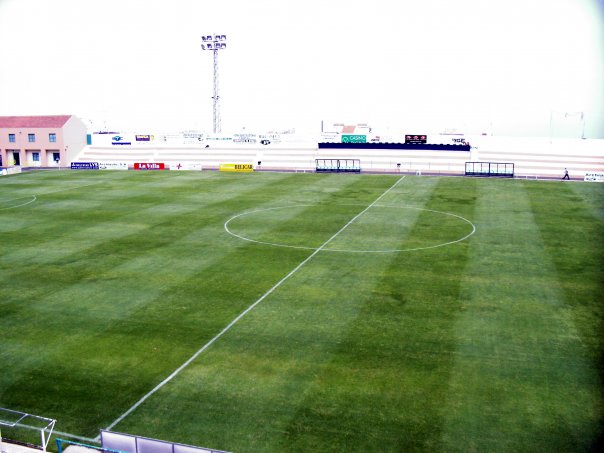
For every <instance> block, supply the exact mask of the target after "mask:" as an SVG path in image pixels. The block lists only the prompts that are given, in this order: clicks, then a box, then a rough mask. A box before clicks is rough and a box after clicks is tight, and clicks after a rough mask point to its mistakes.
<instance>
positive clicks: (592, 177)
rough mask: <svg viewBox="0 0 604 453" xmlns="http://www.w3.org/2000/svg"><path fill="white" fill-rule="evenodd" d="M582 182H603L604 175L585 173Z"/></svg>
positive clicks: (592, 172) (600, 173) (591, 172)
mask: <svg viewBox="0 0 604 453" xmlns="http://www.w3.org/2000/svg"><path fill="white" fill-rule="evenodd" d="M584 181H589V182H604V173H602V172H594V171H590V172H587V173H585V178H584Z"/></svg>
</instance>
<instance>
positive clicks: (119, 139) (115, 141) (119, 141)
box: [111, 135, 132, 145]
mask: <svg viewBox="0 0 604 453" xmlns="http://www.w3.org/2000/svg"><path fill="white" fill-rule="evenodd" d="M111 144H112V145H131V144H132V143H131V142H128V141H126V139H124V137H123V136H121V135H114V136H113V137H111Z"/></svg>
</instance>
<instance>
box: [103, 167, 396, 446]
mask: <svg viewBox="0 0 604 453" xmlns="http://www.w3.org/2000/svg"><path fill="white" fill-rule="evenodd" d="M403 179H405V176H403V177H401V178H400V179H398V180H397V181H396V182H395V183H394V184H393V185H392V186H391V187H390V188H389V189H388V190H386V191H385V192H384V193H383V194H381V195H380V196H379V197H378V198H376V199H375V200H374V201H373V203H371V204H370V205H369V206H367V207H366V208H365V209H363V210H362V211H361V212H359V213H358V214H357V215H356V216H354V217H353V218H352V219H351V220H350V221H349V222H348V223H347V224H346V225H344V226H343V227H342V228H340V229H339V230H338V231H337V232H336V233H335V234H334V235H333V236H332V237H330V238H329V239H327V241H325V242H324V243H323V245H321V246H320V247H319V248H317V249H316V250H315V251H314V252H313V253H311V254H310V255H309V256H308V257H307V258H306V259H305V260H304V261H302V262H301V263H300V264H298V265H297V266H296V267H295V268H294V269H293V270H292V271H290V272H289V274H287V275H286V276H285V277H283V278H282V279H281V280H279V281H278V282H277V283H276V284H275V285H274V286H273V287H272V288H271V289H269V290H268V291H267V292H265V293H264V294H263V295H262V296H261V297H260V298H259V299H258V300H257V301H256V302H254V303H253V304H252V305H250V306H249V307H247V308H246V309H245V310H244V311H243V312H242V313H240V314H239V316H237V317H236V318H235V319H233V320H232V321H231V322H230V323H229V325H227V326H226V327H225V328H224V329H222V330H221V331H220V333H219V334H218V335H216V336H215V337H214V338H212V339H211V340H210V341H208V342H207V343H206V344H205V345H203V346H202V347H201V349H199V350H198V351H197V352H196V353H195V354H193V355H192V356H191V357H190V358H189V360H187V361H186V362H185V363H183V364H182V365H181V366H179V367H178V368H177V369H176V370H174V371H173V372H172V374H170V376H168V377H167V378H165V379H164V380H163V381H161V382H160V383H159V384H157V385H156V386H155V387H154V388H153V389H152V390H151V391H150V392H149V393H147V394H146V395H145V396H143V397H142V398H141V399H140V400H138V401H137V402H136V403H135V404H134V405H133V406H132V407H130V409H128V410H127V411H126V412H124V413H123V414H122V415H120V416H119V417H118V418H117V419H115V421H113V423H111V424H110V425H109V426H108V427H107V428H106V430H107V431H110V430H111V429H112V428H113V427H114V426H115V425H117V424H118V423H119V422H121V421H122V420H124V419H125V418H126V417H127V416H128V415H130V414H131V413H132V412H134V411H135V410H136V409H137V408H138V407H139V406H140V405H141V404H143V403H144V402H145V401H146V400H147V399H148V398H149V397H150V396H152V395H153V394H154V393H156V392H157V391H158V390H159V389H161V388H162V387H163V386H164V385H166V384H167V383H168V382H170V381H171V380H172V379H174V378H175V377H176V376H177V375H178V374H179V373H180V372H181V371H182V370H184V369H185V368H186V367H187V366H188V365H190V364H191V362H193V360H195V359H196V358H197V357H199V355H200V354H202V353H203V352H204V351H205V350H206V349H208V348H209V347H210V346H211V345H212V344H214V342H216V340H218V339H219V338H220V337H222V336H223V335H224V334H225V333H227V332H228V331H229V330H230V329H231V327H233V326H234V325H235V324H236V323H237V322H238V321H239V320H240V319H241V318H243V317H244V316H245V315H247V314H248V313H249V312H250V311H252V310H253V309H254V308H255V307H256V306H257V305H258V304H259V303H260V302H262V301H263V300H264V299H266V298H267V297H268V296H270V295H271V294H272V293H273V292H274V291H275V290H276V289H277V288H279V287H280V286H281V285H282V284H283V283H284V282H285V281H286V280H288V279H289V278H290V277H291V276H292V275H294V274H295V273H296V272H298V271H299V270H300V269H301V268H302V266H304V265H305V264H306V263H308V262H309V261H310V260H311V259H313V258H314V257H315V256H316V255H317V253H319V252H320V251H321V250H323V248H324V247H325V246H326V245H327V244H329V243H330V242H331V241H333V240H334V239H335V238H336V237H338V235H339V234H340V233H341V232H342V231H344V230H345V229H346V228H348V227H349V226H350V224H351V223H352V222H354V221H355V220H356V219H358V218H359V217H361V216H362V215H363V214H364V213H365V212H367V211H368V210H369V209H370V208H371V207H372V206H373V205H375V204H376V203H377V202H378V201H380V200H381V199H382V198H383V197H384V196H386V195H387V194H388V193H389V192H390V191H391V190H392V189H394V188H395V187H396V186H397V184H398V183H399V182H401V181H402V180H403ZM96 439H97V441H98V439H100V436H97V438H96Z"/></svg>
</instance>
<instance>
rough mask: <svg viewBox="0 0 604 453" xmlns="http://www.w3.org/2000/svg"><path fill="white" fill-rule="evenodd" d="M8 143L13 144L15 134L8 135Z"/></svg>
mask: <svg viewBox="0 0 604 453" xmlns="http://www.w3.org/2000/svg"><path fill="white" fill-rule="evenodd" d="M8 141H9V142H10V143H15V141H16V140H15V134H8Z"/></svg>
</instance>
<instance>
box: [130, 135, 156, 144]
mask: <svg viewBox="0 0 604 453" xmlns="http://www.w3.org/2000/svg"><path fill="white" fill-rule="evenodd" d="M134 139H135V140H136V141H137V142H150V141H151V140H153V135H135V136H134Z"/></svg>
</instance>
